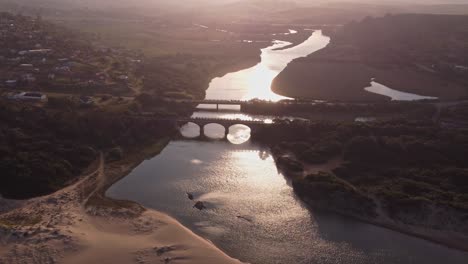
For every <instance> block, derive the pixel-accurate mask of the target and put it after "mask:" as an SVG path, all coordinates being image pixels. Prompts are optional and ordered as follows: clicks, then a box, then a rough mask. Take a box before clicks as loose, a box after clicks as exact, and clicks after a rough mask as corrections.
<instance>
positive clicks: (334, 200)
mask: <svg viewBox="0 0 468 264" xmlns="http://www.w3.org/2000/svg"><path fill="white" fill-rule="evenodd" d="M465 119H466V117H465ZM467 132H468V131H467V130H466V129H445V128H440V127H439V126H436V125H434V124H433V123H432V122H425V121H408V120H392V121H385V122H375V123H368V124H357V123H354V124H334V123H324V122H320V123H307V122H299V121H298V122H293V123H290V124H288V125H286V124H281V123H279V124H277V125H276V126H274V127H272V128H270V129H265V131H259V132H258V133H257V134H255V135H253V136H254V138H255V140H258V141H263V142H265V143H267V144H269V145H272V147H273V152H274V154H275V156H277V157H281V155H283V154H284V153H292V154H294V156H295V157H297V159H298V160H299V161H301V162H304V163H309V164H323V163H327V162H328V161H330V160H331V159H342V160H343V163H342V165H340V166H339V167H338V168H335V169H333V171H332V172H330V173H318V174H312V175H308V176H307V177H304V178H297V177H295V178H294V180H293V186H294V189H295V190H296V192H297V193H298V194H299V196H301V197H302V198H303V199H304V200H305V201H307V202H308V203H309V204H311V205H312V206H314V207H317V208H320V209H326V210H331V211H335V212H339V213H343V214H347V215H351V216H355V217H358V218H365V219H374V218H375V217H376V216H377V215H379V214H382V213H383V215H379V216H380V217H388V218H389V219H392V220H394V221H397V222H401V223H404V224H411V225H417V226H422V227H426V228H430V229H444V230H452V231H455V232H460V233H463V234H468V230H467V229H466V226H465V225H463V224H462V223H463V222H464V221H466V219H468V218H467V217H468V196H467V195H466V193H467V192H468V163H467V161H466V158H465V157H466V156H467V155H468V136H467V135H468V133H467ZM277 142H280V143H277ZM377 205H379V206H380V207H381V212H380V213H378V211H377V210H376V208H377ZM429 216H431V217H429Z"/></svg>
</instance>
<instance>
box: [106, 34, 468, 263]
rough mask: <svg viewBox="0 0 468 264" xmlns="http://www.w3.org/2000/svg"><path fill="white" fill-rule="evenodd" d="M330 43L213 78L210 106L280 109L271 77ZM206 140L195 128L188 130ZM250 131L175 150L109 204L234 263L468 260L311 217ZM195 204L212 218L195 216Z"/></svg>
mask: <svg viewBox="0 0 468 264" xmlns="http://www.w3.org/2000/svg"><path fill="white" fill-rule="evenodd" d="M328 42H329V38H327V37H325V36H323V35H322V34H321V32H314V34H313V35H312V36H311V38H309V39H308V40H307V41H306V42H304V43H302V44H301V45H298V46H296V47H294V48H291V49H285V50H275V49H277V48H280V47H284V46H287V45H289V44H288V43H284V42H275V43H274V44H273V45H272V46H271V47H268V48H266V49H264V50H262V62H261V63H259V64H258V65H256V66H255V67H252V68H249V69H246V70H242V71H239V72H235V73H231V74H227V75H226V76H224V77H222V78H216V79H214V80H213V81H212V82H211V84H210V88H209V89H208V93H207V98H208V99H252V98H261V99H266V100H273V101H277V100H281V99H282V98H283V97H281V96H278V95H276V94H274V93H273V92H271V89H270V84H271V81H272V80H273V78H274V77H275V76H276V75H277V74H278V73H279V72H280V71H281V70H283V69H284V68H285V67H286V65H287V64H288V63H289V62H290V61H291V60H293V59H294V58H297V57H301V56H306V55H308V54H309V53H312V52H314V51H316V50H318V49H320V48H323V47H325V46H326V45H327V43H328ZM194 116H199V117H207V116H210V117H223V118H230V119H232V118H241V119H259V118H260V119H268V118H272V117H264V116H251V115H245V114H242V113H223V112H221V113H215V112H208V111H199V112H196V113H195V114H194ZM224 129H225V128H223V127H222V126H219V125H214V124H210V125H207V126H206V127H205V131H206V135H207V136H209V137H211V138H223V137H224V134H225V130H224ZM182 134H184V135H186V136H187V137H196V136H198V135H199V128H198V127H197V126H196V125H195V124H188V125H186V126H184V127H183V129H182ZM249 138H250V134H249V129H248V128H246V127H244V126H233V127H231V128H229V135H228V140H224V141H211V142H210V141H195V140H178V141H172V142H171V143H170V144H169V146H168V147H166V148H165V149H164V151H163V152H162V153H161V154H160V155H158V156H157V157H154V158H152V159H150V160H147V161H145V162H143V163H142V164H141V165H140V166H138V167H137V168H136V169H135V170H134V171H132V173H131V174H130V175H128V176H127V177H126V178H124V179H122V180H121V181H120V182H118V183H117V184H115V185H114V186H112V187H111V188H110V189H109V191H108V192H107V195H109V196H110V197H113V198H118V199H129V200H133V201H136V202H139V203H141V204H143V205H144V206H147V207H150V208H154V209H156V210H160V211H163V212H166V213H168V214H170V215H171V216H173V217H175V218H176V219H178V220H179V221H181V222H182V223H183V224H184V225H186V226H188V227H190V228H191V229H192V230H193V231H195V232H196V233H198V234H200V235H202V236H203V237H205V238H207V239H209V240H211V241H213V242H214V243H215V245H216V246H218V247H220V248H221V249H223V250H224V251H226V252H227V253H228V254H229V255H231V256H233V257H234V258H238V259H241V260H242V261H246V262H250V263H258V264H276V263H278V264H312V263H318V264H320V263H330V264H332V263H333V264H336V263H339V264H367V263H369V264H400V263H401V264H413V263H414V264H419V263H425V264H438V263H451V264H458V263H460V264H462V263H463V264H466V263H467V260H468V254H467V253H464V252H460V251H456V250H451V249H448V248H446V247H444V246H440V245H437V244H433V243H430V242H427V241H424V240H421V239H417V238H414V237H410V236H406V235H404V234H401V233H397V232H393V231H391V230H388V229H384V228H380V227H377V226H373V225H369V224H366V223H362V222H358V221H355V220H352V219H349V218H345V217H340V216H337V215H334V214H326V213H321V212H316V211H311V210H308V209H307V208H306V207H305V206H304V204H303V203H302V202H301V201H300V200H298V198H297V197H296V196H295V195H294V192H293V190H292V188H291V186H290V182H289V181H288V180H287V179H286V178H285V177H284V176H283V175H282V174H281V172H279V171H278V170H277V167H276V165H275V162H274V160H273V158H272V156H271V154H270V152H269V150H268V149H264V148H262V147H261V146H259V145H256V144H254V143H252V142H250V141H248V140H249ZM187 192H189V193H192V194H194V196H195V200H201V201H204V202H205V203H206V206H207V209H206V210H203V211H199V210H197V209H195V208H193V205H194V201H191V200H189V199H188V198H187V194H186V193H187Z"/></svg>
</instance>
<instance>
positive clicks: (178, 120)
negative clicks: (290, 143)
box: [134, 113, 274, 136]
mask: <svg viewBox="0 0 468 264" xmlns="http://www.w3.org/2000/svg"><path fill="white" fill-rule="evenodd" d="M134 116H135V115H134ZM136 117H139V118H145V119H151V120H155V121H163V122H170V123H173V124H174V125H175V126H177V127H179V128H180V127H182V126H183V125H185V124H187V123H194V124H196V125H198V126H199V127H200V136H204V135H205V126H206V125H208V124H219V125H221V126H223V127H224V129H225V134H226V135H227V134H229V129H230V128H231V127H232V126H234V125H245V126H248V127H249V128H250V130H251V132H255V131H256V130H258V129H259V128H263V127H269V126H272V125H274V122H272V121H270V122H268V121H265V120H245V119H226V118H208V117H165V118H161V117H158V116H155V115H154V114H153V113H141V114H138V115H136Z"/></svg>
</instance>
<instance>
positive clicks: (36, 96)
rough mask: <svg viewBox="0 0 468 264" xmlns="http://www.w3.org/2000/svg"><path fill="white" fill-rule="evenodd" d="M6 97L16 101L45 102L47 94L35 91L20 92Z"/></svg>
mask: <svg viewBox="0 0 468 264" xmlns="http://www.w3.org/2000/svg"><path fill="white" fill-rule="evenodd" d="M8 99H11V100H18V101H32V102H34V101H35V102H46V101H47V95H45V94H42V93H37V92H21V93H18V94H13V95H10V96H8Z"/></svg>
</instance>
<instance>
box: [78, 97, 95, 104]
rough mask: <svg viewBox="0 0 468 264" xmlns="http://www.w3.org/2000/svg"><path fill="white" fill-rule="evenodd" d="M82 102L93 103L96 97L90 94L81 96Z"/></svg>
mask: <svg viewBox="0 0 468 264" xmlns="http://www.w3.org/2000/svg"><path fill="white" fill-rule="evenodd" d="M80 103H81V104H82V105H92V104H93V103H94V99H93V98H92V97H90V96H81V97H80Z"/></svg>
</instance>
